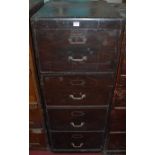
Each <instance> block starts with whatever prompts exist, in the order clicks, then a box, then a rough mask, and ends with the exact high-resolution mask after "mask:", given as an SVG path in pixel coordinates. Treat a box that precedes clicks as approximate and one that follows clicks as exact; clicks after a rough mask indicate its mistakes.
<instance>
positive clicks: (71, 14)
mask: <svg viewBox="0 0 155 155" xmlns="http://www.w3.org/2000/svg"><path fill="white" fill-rule="evenodd" d="M32 18H34V19H38V18H39V19H40V18H41V19H47V18H110V19H112V18H114V19H116V18H125V17H123V16H122V14H121V13H120V12H119V5H118V4H109V3H106V2H105V1H103V0H58V1H50V2H48V3H46V4H45V5H44V6H43V7H42V8H41V9H40V10H39V11H38V12H37V13H36V14H34V16H33V17H32Z"/></svg>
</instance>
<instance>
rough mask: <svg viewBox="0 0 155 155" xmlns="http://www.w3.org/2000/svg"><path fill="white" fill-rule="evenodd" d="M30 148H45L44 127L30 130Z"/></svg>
mask: <svg viewBox="0 0 155 155" xmlns="http://www.w3.org/2000/svg"><path fill="white" fill-rule="evenodd" d="M29 144H30V149H38V148H45V147H46V145H47V143H46V134H45V132H44V131H43V130H42V129H32V130H30V132H29Z"/></svg>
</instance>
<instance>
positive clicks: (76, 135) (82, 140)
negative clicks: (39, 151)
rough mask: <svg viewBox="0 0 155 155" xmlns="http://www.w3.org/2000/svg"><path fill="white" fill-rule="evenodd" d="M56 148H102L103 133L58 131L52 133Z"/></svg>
mask: <svg viewBox="0 0 155 155" xmlns="http://www.w3.org/2000/svg"><path fill="white" fill-rule="evenodd" d="M51 139H52V142H53V148H54V149H72V150H73V151H74V150H75V151H76V150H77V151H78V150H81V151H82V150H84V149H102V147H103V133H102V132H101V133H94V132H89V133H83V132H60V133H59V132H57V133H51Z"/></svg>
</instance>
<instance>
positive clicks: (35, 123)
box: [29, 108, 43, 128]
mask: <svg viewBox="0 0 155 155" xmlns="http://www.w3.org/2000/svg"><path fill="white" fill-rule="evenodd" d="M29 127H30V128H41V127H43V113H42V110H41V109H39V108H35V109H29Z"/></svg>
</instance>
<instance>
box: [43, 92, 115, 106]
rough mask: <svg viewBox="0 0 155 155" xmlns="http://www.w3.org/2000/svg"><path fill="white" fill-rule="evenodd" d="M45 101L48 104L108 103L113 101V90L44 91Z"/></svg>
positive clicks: (79, 104)
mask: <svg viewBox="0 0 155 155" xmlns="http://www.w3.org/2000/svg"><path fill="white" fill-rule="evenodd" d="M44 93H45V103H46V105H48V106H63V105H65V106H70V105H71V106H88V105H106V106H107V105H108V104H109V102H110V101H111V95H112V91H110V92H108V91H95V90H90V91H88V90H75V91H72V90H68V91H67V90H66V91H62V90H60V91H57V92H53V91H51V92H47V91H46V92H44Z"/></svg>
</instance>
